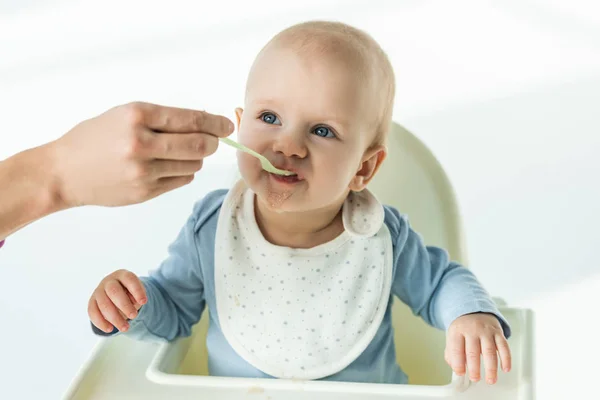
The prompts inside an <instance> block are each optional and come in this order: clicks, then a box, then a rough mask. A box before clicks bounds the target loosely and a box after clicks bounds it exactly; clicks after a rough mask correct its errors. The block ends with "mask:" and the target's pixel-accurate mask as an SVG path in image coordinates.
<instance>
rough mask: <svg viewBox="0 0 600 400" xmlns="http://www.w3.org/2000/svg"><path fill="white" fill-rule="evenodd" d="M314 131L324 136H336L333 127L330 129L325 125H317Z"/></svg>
mask: <svg viewBox="0 0 600 400" xmlns="http://www.w3.org/2000/svg"><path fill="white" fill-rule="evenodd" d="M313 133H314V134H315V135H317V136H320V137H324V138H331V137H335V135H334V134H333V132H331V129H329V128H327V127H325V126H318V127H316V128H315V130H314V131H313Z"/></svg>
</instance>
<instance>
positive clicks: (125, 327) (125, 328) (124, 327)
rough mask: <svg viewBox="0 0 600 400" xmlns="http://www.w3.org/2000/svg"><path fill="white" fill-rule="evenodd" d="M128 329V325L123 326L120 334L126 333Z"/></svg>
mask: <svg viewBox="0 0 600 400" xmlns="http://www.w3.org/2000/svg"><path fill="white" fill-rule="evenodd" d="M128 328H129V326H128V325H123V326H122V327H121V332H125V331H127V329H128Z"/></svg>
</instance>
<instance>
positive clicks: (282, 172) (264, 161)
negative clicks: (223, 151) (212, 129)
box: [219, 137, 296, 176]
mask: <svg viewBox="0 0 600 400" xmlns="http://www.w3.org/2000/svg"><path fill="white" fill-rule="evenodd" d="M219 140H220V141H221V142H223V143H225V144H228V145H230V146H231V147H234V148H236V149H238V150H241V151H243V152H244V153H248V154H250V155H251V156H254V157H256V158H258V160H259V161H260V165H261V166H262V168H263V169H264V170H265V171H267V172H271V173H273V174H277V175H283V176H290V175H296V174H295V173H294V172H290V171H285V170H283V169H279V168H275V167H274V166H273V164H271V162H270V161H269V160H267V158H266V157H265V156H263V155H262V154H258V153H257V152H255V151H254V150H252V149H249V148H247V147H246V146H244V145H243V144H240V143H237V142H235V141H233V140H231V139H229V138H226V137H222V138H219Z"/></svg>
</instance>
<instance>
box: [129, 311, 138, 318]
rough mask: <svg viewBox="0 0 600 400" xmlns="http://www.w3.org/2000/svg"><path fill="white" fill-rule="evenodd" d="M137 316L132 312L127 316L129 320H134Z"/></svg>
mask: <svg viewBox="0 0 600 400" xmlns="http://www.w3.org/2000/svg"><path fill="white" fill-rule="evenodd" d="M136 316H137V313H134V312H132V313H131V314H129V319H134V318H135V317H136Z"/></svg>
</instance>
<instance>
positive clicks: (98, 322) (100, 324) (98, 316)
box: [88, 297, 114, 333]
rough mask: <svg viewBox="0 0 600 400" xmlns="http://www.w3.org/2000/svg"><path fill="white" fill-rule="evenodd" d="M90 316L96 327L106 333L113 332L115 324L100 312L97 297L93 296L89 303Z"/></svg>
mask: <svg viewBox="0 0 600 400" xmlns="http://www.w3.org/2000/svg"><path fill="white" fill-rule="evenodd" d="M88 316H89V317H90V321H92V324H94V326H96V328H98V329H100V330H102V331H104V332H106V333H111V332H112V331H113V328H114V327H113V325H112V324H111V323H110V322H108V321H107V320H106V319H105V318H104V316H103V315H102V313H101V312H100V309H99V308H98V303H97V302H96V298H95V297H92V298H91V299H90V302H89V303H88Z"/></svg>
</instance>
